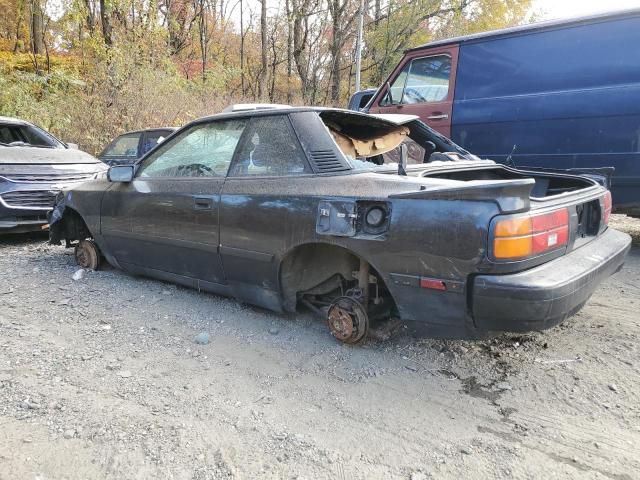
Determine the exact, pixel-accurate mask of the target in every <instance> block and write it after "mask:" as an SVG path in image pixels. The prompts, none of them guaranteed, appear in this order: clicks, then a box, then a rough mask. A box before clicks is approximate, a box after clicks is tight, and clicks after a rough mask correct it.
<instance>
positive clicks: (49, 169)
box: [0, 117, 107, 234]
mask: <svg viewBox="0 0 640 480" xmlns="http://www.w3.org/2000/svg"><path fill="white" fill-rule="evenodd" d="M106 169H107V168H106V166H105V165H104V164H103V163H102V162H100V161H99V160H98V159H96V158H94V157H92V156H91V155H89V154H88V153H85V152H82V151H80V150H78V149H77V147H75V146H74V145H67V144H65V143H63V142H61V141H60V140H58V139H57V138H55V137H54V136H53V135H51V134H50V133H47V132H45V131H44V130H42V129H41V128H38V127H36V126H35V125H33V124H31V123H29V122H26V121H24V120H19V119H17V118H8V117H0V234H2V233H22V232H29V231H38V230H41V229H42V227H44V226H45V225H46V224H47V212H48V211H49V210H51V209H52V208H53V202H54V200H55V197H56V195H57V193H58V192H60V191H61V190H63V189H65V188H69V187H72V186H74V185H78V184H79V183H82V182H84V181H86V180H90V179H93V178H95V177H96V176H97V175H98V174H100V173H103V172H105V171H106Z"/></svg>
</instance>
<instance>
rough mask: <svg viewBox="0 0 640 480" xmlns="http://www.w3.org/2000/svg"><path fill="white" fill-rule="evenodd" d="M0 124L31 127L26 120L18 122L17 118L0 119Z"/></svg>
mask: <svg viewBox="0 0 640 480" xmlns="http://www.w3.org/2000/svg"><path fill="white" fill-rule="evenodd" d="M0 123H9V124H11V125H32V124H31V123H30V122H27V121H26V120H20V119H19V118H14V117H0Z"/></svg>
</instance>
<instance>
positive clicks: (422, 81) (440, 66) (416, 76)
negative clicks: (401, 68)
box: [394, 55, 451, 104]
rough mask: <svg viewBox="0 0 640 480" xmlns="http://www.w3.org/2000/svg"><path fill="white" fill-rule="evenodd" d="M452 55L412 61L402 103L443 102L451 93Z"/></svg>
mask: <svg viewBox="0 0 640 480" xmlns="http://www.w3.org/2000/svg"><path fill="white" fill-rule="evenodd" d="M450 76H451V57H449V56H448V55H437V56H434V57H426V58H419V59H417V60H414V61H413V62H411V68H410V69H409V75H408V77H407V83H406V85H405V87H404V94H403V95H402V103H405V104H406V103H430V102H441V101H443V100H445V99H446V98H447V95H448V93H449V77H450ZM394 98H395V96H394Z"/></svg>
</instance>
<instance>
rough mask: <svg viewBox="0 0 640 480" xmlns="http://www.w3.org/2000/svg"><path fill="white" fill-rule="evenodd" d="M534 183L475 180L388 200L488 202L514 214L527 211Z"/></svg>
mask: <svg viewBox="0 0 640 480" xmlns="http://www.w3.org/2000/svg"><path fill="white" fill-rule="evenodd" d="M535 183H536V181H535V180H534V179H533V178H523V179H518V180H475V181H470V182H467V183H466V184H465V185H461V186H455V187H436V188H430V189H425V190H418V191H415V192H407V193H397V194H393V195H389V198H398V199H414V200H484V201H486V200H488V201H493V202H495V203H497V204H498V206H499V207H500V211H501V212H502V213H515V212H520V211H526V210H528V209H529V205H530V202H529V197H530V195H531V190H532V189H533V187H534V185H535Z"/></svg>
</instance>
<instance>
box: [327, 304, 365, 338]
mask: <svg viewBox="0 0 640 480" xmlns="http://www.w3.org/2000/svg"><path fill="white" fill-rule="evenodd" d="M327 323H328V324H329V330H330V331H331V334H332V335H333V336H334V337H335V338H337V339H338V340H340V341H341V342H345V343H357V342H359V341H361V340H362V339H363V338H364V337H365V336H366V334H367V331H368V330H369V319H368V317H367V313H366V312H365V310H364V307H363V306H362V304H361V303H360V302H358V301H357V300H355V299H354V298H351V297H340V298H338V299H337V300H335V301H334V302H333V303H332V304H331V306H330V307H329V311H328V315H327Z"/></svg>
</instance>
